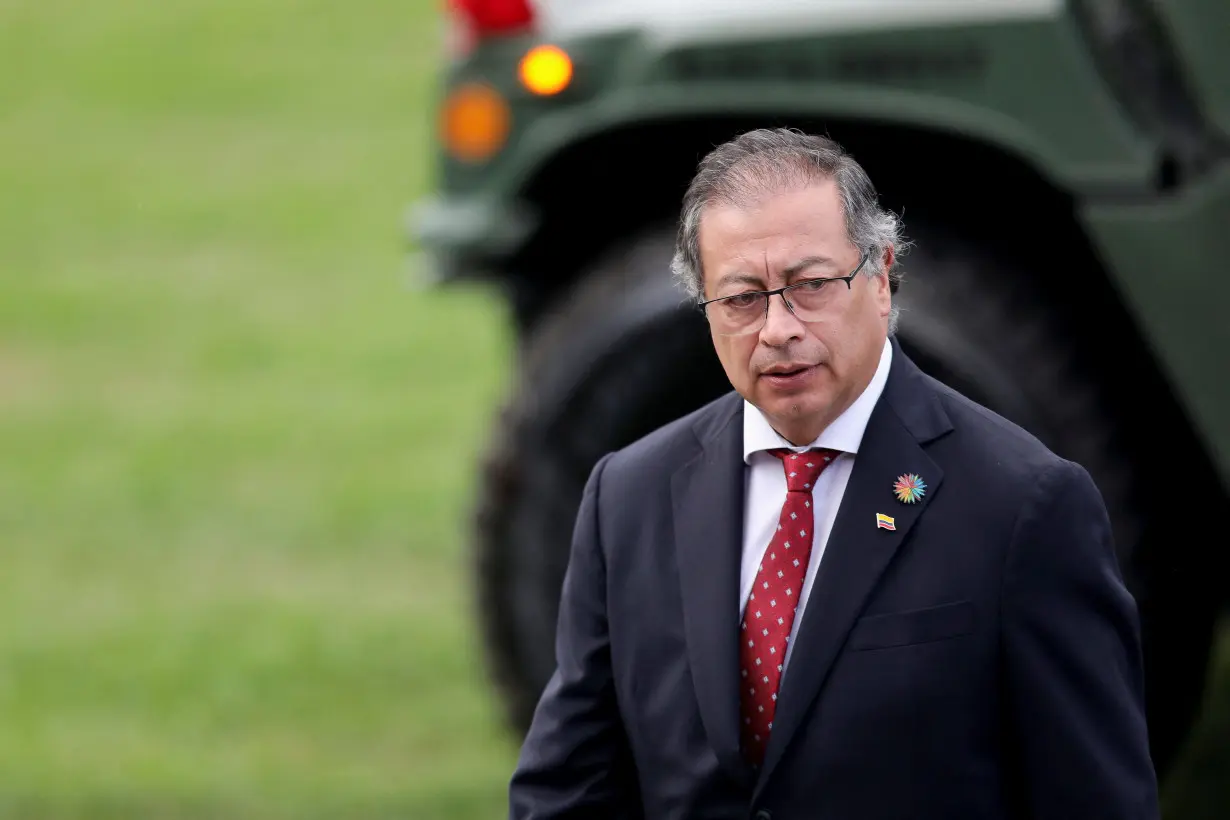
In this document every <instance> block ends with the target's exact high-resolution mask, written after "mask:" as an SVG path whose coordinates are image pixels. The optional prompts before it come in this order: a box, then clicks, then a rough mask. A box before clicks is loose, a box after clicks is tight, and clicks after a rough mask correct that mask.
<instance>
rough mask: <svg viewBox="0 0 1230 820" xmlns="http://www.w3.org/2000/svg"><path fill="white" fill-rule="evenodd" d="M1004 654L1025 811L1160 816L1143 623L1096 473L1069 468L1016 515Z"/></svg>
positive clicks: (1060, 815) (1118, 818) (1118, 819)
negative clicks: (1121, 565) (1149, 726)
mask: <svg viewBox="0 0 1230 820" xmlns="http://www.w3.org/2000/svg"><path fill="white" fill-rule="evenodd" d="M1003 583H1004V590H1003V598H1002V606H1003V612H1002V618H1003V620H1002V628H1003V633H1002V639H1003V643H1002V650H1003V660H1004V669H1005V674H1006V686H1007V690H1006V691H1007V703H1006V706H1007V715H1008V719H1009V723H1010V726H1009V733H1010V736H1011V737H1012V738H1013V739H1014V742H1013V743H1012V750H1013V752H1014V753H1015V756H1016V757H1017V762H1018V764H1019V767H1018V769H1017V771H1018V772H1019V775H1020V778H1019V781H1018V782H1017V783H1016V786H1017V792H1018V794H1019V799H1020V801H1021V803H1022V804H1023V808H1024V809H1025V811H1024V812H1023V814H1024V816H1026V817H1029V818H1036V819H1037V820H1042V819H1043V818H1045V820H1067V818H1072V819H1073V820H1078V819H1079V820H1097V818H1108V820H1109V818H1115V820H1156V818H1158V816H1159V809H1158V796H1157V780H1156V775H1155V772H1154V768H1153V763H1152V760H1151V758H1150V755H1149V743H1148V733H1147V730H1146V725H1145V709H1144V692H1143V677H1144V675H1143V669H1142V659H1141V646H1140V625H1139V618H1138V615H1137V609H1136V603H1135V601H1134V599H1133V598H1132V596H1131V594H1130V593H1129V591H1128V589H1127V588H1126V586H1125V584H1124V582H1123V578H1122V575H1121V572H1120V568H1119V564H1118V561H1117V559H1116V556H1115V552H1114V545H1113V540H1112V535H1111V528H1110V522H1109V520H1108V516H1107V514H1106V509H1105V506H1104V504H1103V502H1102V497H1101V495H1100V494H1099V492H1098V490H1097V488H1096V487H1095V485H1094V483H1093V481H1092V479H1091V478H1090V477H1089V474H1088V473H1087V472H1086V471H1085V470H1084V469H1083V468H1081V467H1080V466H1078V465H1076V464H1073V463H1071V462H1067V461H1063V462H1060V463H1058V464H1057V465H1056V466H1055V467H1053V468H1052V469H1050V470H1049V471H1048V472H1047V473H1045V474H1044V475H1043V477H1042V479H1041V480H1040V481H1039V483H1038V485H1037V492H1036V493H1035V496H1034V498H1033V499H1031V500H1030V501H1029V502H1027V504H1026V505H1025V507H1024V508H1023V510H1022V512H1021V515H1020V517H1019V518H1018V521H1017V525H1016V528H1015V532H1014V535H1013V540H1012V544H1011V545H1010V547H1009V554H1008V557H1007V562H1006V565H1005V570H1004V577H1003Z"/></svg>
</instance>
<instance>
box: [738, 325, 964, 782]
mask: <svg viewBox="0 0 1230 820" xmlns="http://www.w3.org/2000/svg"><path fill="white" fill-rule="evenodd" d="M948 429H951V427H950V425H949V424H948V421H947V416H946V414H944V412H943V410H942V409H941V408H940V407H939V405H938V402H937V400H936V399H935V395H934V393H933V391H932V390H931V388H930V387H929V386H927V385H926V383H925V382H924V377H923V376H922V374H921V372H920V371H918V370H917V369H916V368H915V366H914V365H913V364H912V363H911V362H910V361H909V360H908V359H906V358H905V356H904V354H903V353H902V352H901V350H900V349H899V348H896V347H894V361H893V368H892V371H891V373H890V376H889V381H888V384H887V385H886V386H885V391H884V393H883V394H882V396H881V399H880V401H879V402H878V403H877V405H876V408H875V410H874V411H873V412H872V415H871V418H870V420H869V421H868V424H867V428H866V431H865V433H864V434H863V440H862V444H861V445H860V447H859V453H858V455H857V456H856V457H855V461H854V469H853V471H852V472H851V474H850V479H849V481H848V482H847V484H846V490H845V493H844V495H843V496H842V501H841V506H840V508H839V510H838V514H837V518H836V520H835V521H834V523H833V529H832V532H831V533H830V534H829V538H828V542H827V545H826V547H825V550H824V554H823V557H822V559H821V564H820V567H819V569H818V571H817V574H816V579H815V582H814V583H813V585H812V591H811V593H810V596H809V598H808V601H807V606H806V608H805V609H804V611H803V622H802V623H801V624H800V626H799V632H798V636H797V641H798V643H797V645H796V646H795V647H794V649H793V650H792V654H791V657H790V666H789V667H788V668H787V670H786V674H785V676H784V677H783V678H782V684H781V692H780V694H779V697H778V709H777V714H776V716H775V718H774V721H773V733H772V735H771V737H770V741H769V746H768V748H767V750H766V753H765V760H764V766H763V767H762V769H761V773H760V778H759V782H758V786H757V789H758V790H759V789H760V788H762V787H763V785H764V784H765V783H766V782H767V780H768V778H769V775H770V774H772V771H773V768H774V767H775V766H776V765H777V763H778V762H779V761H780V760H781V758H782V755H783V753H784V752H785V749H786V747H787V746H788V745H789V743H790V740H791V738H792V737H793V736H794V734H795V732H796V731H797V730H798V728H799V726H800V724H801V723H802V722H803V720H804V718H805V716H806V715H807V713H808V711H809V710H810V707H811V704H812V702H813V701H814V700H815V698H816V696H817V695H818V694H819V692H820V689H821V687H822V686H823V684H824V680H825V678H826V677H827V676H828V674H829V671H830V670H831V669H832V666H833V663H834V661H835V660H836V658H837V655H838V653H839V652H840V651H841V647H842V645H843V644H844V643H845V639H846V636H847V635H848V634H849V632H850V629H851V627H852V626H853V625H854V622H855V621H856V620H857V618H858V616H859V614H860V612H861V611H862V609H863V607H864V605H865V604H866V601H867V598H868V596H869V595H870V594H871V592H872V590H873V589H874V587H875V585H876V583H877V581H878V580H879V578H880V576H881V575H882V574H883V573H884V570H885V569H886V568H887V567H888V565H889V563H890V562H891V561H892V559H893V556H894V555H895V554H896V553H897V550H898V549H899V548H900V546H901V545H902V544H903V543H904V542H905V541H906V539H907V538H908V537H909V534H910V530H911V528H912V527H913V526H914V523H915V522H916V521H917V520H918V519H919V517H920V516H921V515H922V514H923V512H924V511H925V510H926V508H927V505H928V504H929V503H930V502H931V500H932V499H933V498H934V497H935V494H936V492H937V491H938V489H939V486H940V483H941V481H942V480H943V477H944V475H943V471H942V470H940V468H939V466H938V465H937V464H936V463H935V462H934V461H932V460H931V458H930V457H929V456H928V455H927V454H926V453H925V452H924V451H923V448H922V446H921V444H920V441H926V440H929V439H930V438H934V437H935V436H937V435H940V434H942V433H943V432H945V431H946V430H948ZM905 473H916V474H917V475H919V476H921V477H922V478H923V479H924V480H925V481H926V483H927V490H926V493H925V495H924V496H923V497H922V499H921V500H919V501H917V502H915V503H913V504H906V503H902V502H900V501H898V500H897V498H896V496H895V495H894V494H893V483H894V482H895V481H896V479H897V477H898V476H900V475H902V474H905ZM876 513H885V514H887V515H889V516H891V517H892V518H893V519H894V525H895V527H896V529H895V530H886V529H880V528H879V527H878V526H877V520H876Z"/></svg>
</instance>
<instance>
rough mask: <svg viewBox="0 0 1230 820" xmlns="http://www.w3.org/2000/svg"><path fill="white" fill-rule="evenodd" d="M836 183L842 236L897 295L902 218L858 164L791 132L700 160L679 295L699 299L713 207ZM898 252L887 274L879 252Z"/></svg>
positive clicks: (751, 137) (688, 211)
mask: <svg viewBox="0 0 1230 820" xmlns="http://www.w3.org/2000/svg"><path fill="white" fill-rule="evenodd" d="M824 179H832V180H833V181H834V182H835V183H836V184H837V192H838V196H839V197H840V198H841V207H842V212H843V214H844V216H845V222H846V234H847V235H848V236H849V237H850V241H851V242H852V243H853V244H854V245H855V247H857V248H858V249H859V252H860V254H862V253H865V254H867V255H868V256H867V263H866V264H865V265H864V266H863V272H864V273H866V274H867V275H868V276H877V275H879V274H880V273H887V274H888V280H889V283H890V285H891V287H892V290H893V291H894V292H895V291H896V290H897V286H898V284H899V283H900V281H901V270H900V266H899V265H898V264H897V257H898V256H899V255H900V254H901V253H902V252H904V250H905V248H904V244H905V243H904V240H903V239H902V235H901V220H900V219H899V218H898V217H897V216H896V215H894V214H893V213H891V212H890V211H886V210H883V209H881V208H880V206H879V202H878V197H877V195H876V190H875V186H874V185H872V183H871V178H870V177H868V176H867V172H866V171H864V170H863V168H862V166H861V165H859V164H858V163H857V162H855V161H854V158H853V157H851V156H850V155H849V154H847V153H846V152H845V151H844V150H843V149H842V147H841V146H840V145H838V144H837V143H835V142H833V141H832V140H831V139H828V138H827V137H821V136H815V135H810V134H804V133H802V132H800V131H798V130H795V129H791V128H778V129H759V130H756V131H749V132H747V133H745V134H742V135H740V136H738V137H736V138H735V139H733V140H731V141H729V142H726V143H724V144H722V145H719V146H718V147H717V148H715V149H714V150H713V151H711V152H710V153H709V154H708V155H707V156H706V157H705V158H704V159H703V160H701V163H700V166H699V168H698V169H697V171H696V175H695V176H694V177H693V178H692V183H691V184H690V185H689V186H688V190H687V193H686V194H684V197H683V210H682V214H681V217H680V221H679V231H678V235H677V236H676V239H675V255H674V258H673V259H672V260H671V272H672V273H673V274H674V277H675V279H676V281H677V282H678V283H679V284H680V285H681V286H682V287H683V289H684V291H685V292H686V293H687V294H688V295H689V296H691V297H692V298H693V299H695V300H696V301H697V302H699V301H702V299H703V295H704V272H703V271H702V269H701V261H700V220H701V217H702V216H703V214H704V211H705V209H706V208H708V207H709V206H710V205H713V204H725V205H734V206H738V205H741V204H745V203H746V202H747V201H748V200H750V199H755V198H758V197H762V196H766V195H769V194H773V193H777V192H780V191H783V190H789V189H792V188H798V187H802V186H805V185H809V184H812V183H815V182H818V181H820V180H824ZM890 246H892V247H894V248H895V249H896V253H894V255H893V264H892V265H891V266H890V267H889V269H888V270H884V253H885V251H886V250H887V249H888V248H889V247H890ZM897 314H898V308H897V305H896V304H894V305H893V308H892V313H891V314H890V316H889V325H888V327H889V332H890V333H891V332H893V331H895V330H896V326H897Z"/></svg>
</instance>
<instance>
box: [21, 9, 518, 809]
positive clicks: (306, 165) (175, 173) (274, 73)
mask: <svg viewBox="0 0 1230 820" xmlns="http://www.w3.org/2000/svg"><path fill="white" fill-rule="evenodd" d="M343 8H344V7H343V6H341V5H339V4H337V3H329V2H318V1H316V0H300V2H291V1H290V0H259V1H258V0H212V2H208V3H206V2H183V3H164V2H157V0H116V2H110V3H97V4H90V3H83V2H76V3H69V2H65V0H16V2H14V0H0V67H2V68H3V70H2V71H0V454H2V455H0V536H2V538H3V551H2V553H0V554H2V555H3V564H2V569H0V623H3V624H4V626H3V628H0V816H3V817H22V818H61V817H63V818H67V817H81V818H85V817H89V818H102V817H107V818H110V817H115V818H153V817H160V818H161V817H219V818H220V817H227V818H248V817H252V818H255V817H262V818H263V817H288V818H289V817H294V818H301V817H314V816H330V817H346V818H355V817H378V816H379V817H383V816H399V817H414V818H445V817H448V818H469V817H475V818H477V817H493V816H498V814H499V812H500V810H501V808H502V805H503V803H502V800H503V790H504V785H505V782H506V778H507V774H508V772H509V769H510V767H511V765H512V762H513V755H514V753H515V749H514V748H513V747H512V746H511V745H510V744H509V742H508V740H507V738H506V737H505V736H504V734H503V732H502V731H501V728H500V726H499V723H498V715H497V712H496V706H495V704H494V702H493V700H492V698H491V696H490V694H489V690H488V687H487V684H486V681H485V680H484V679H483V672H482V668H481V665H480V663H479V658H478V652H477V647H476V644H475V640H476V639H475V637H474V634H475V633H474V629H473V625H472V620H471V611H470V603H469V600H468V598H467V589H466V586H465V582H466V574H465V564H464V560H465V558H464V554H463V551H462V538H463V537H464V532H463V525H464V522H465V516H466V514H467V509H466V503H467V499H468V497H469V487H470V485H471V482H472V480H473V477H474V470H475V460H476V454H477V452H478V451H479V449H480V448H481V447H482V446H483V443H484V437H485V435H486V429H487V424H488V421H489V417H490V416H491V414H492V412H493V407H494V405H495V403H496V401H497V400H498V396H499V394H500V393H501V391H502V388H503V383H504V380H505V362H506V353H505V343H506V338H505V325H504V317H503V315H502V314H501V313H500V311H499V306H498V305H497V304H496V303H495V301H494V300H493V299H491V298H490V297H488V296H486V295H484V294H482V293H458V292H450V293H436V292H431V293H424V292H420V291H415V290H412V289H410V288H407V287H406V276H405V267H406V265H405V248H403V246H402V232H401V219H402V214H403V211H404V208H405V206H406V205H407V203H408V202H410V201H412V200H413V199H414V198H415V197H417V196H418V195H420V194H421V193H422V192H423V191H424V190H425V189H426V187H427V186H428V185H429V183H430V179H429V174H430V160H431V154H430V150H429V148H430V146H429V140H430V137H431V129H432V126H433V123H432V121H431V110H432V109H431V95H432V93H433V91H434V89H433V86H432V83H433V81H434V72H435V71H436V69H437V68H438V66H439V65H440V59H439V57H438V54H439V43H440V42H441V39H442V38H441V36H440V24H439V20H438V18H437V10H436V9H437V4H435V3H434V2H431V0H412V1H411V2H368V3H363V4H358V5H354V6H350V7H346V8H350V9H352V10H351V11H343Z"/></svg>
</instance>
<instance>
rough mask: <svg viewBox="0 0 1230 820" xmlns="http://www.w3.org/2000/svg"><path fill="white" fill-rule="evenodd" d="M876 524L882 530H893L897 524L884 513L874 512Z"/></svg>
mask: <svg viewBox="0 0 1230 820" xmlns="http://www.w3.org/2000/svg"><path fill="white" fill-rule="evenodd" d="M876 526H877V527H878V528H880V529H882V530H895V529H897V524H896V523H895V522H894V521H893V519H892V518H890V517H888V516H887V515H885V514H884V513H876Z"/></svg>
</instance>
